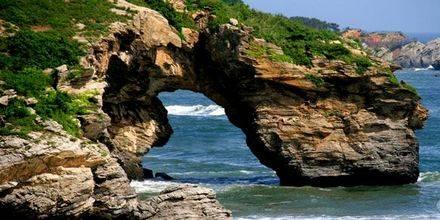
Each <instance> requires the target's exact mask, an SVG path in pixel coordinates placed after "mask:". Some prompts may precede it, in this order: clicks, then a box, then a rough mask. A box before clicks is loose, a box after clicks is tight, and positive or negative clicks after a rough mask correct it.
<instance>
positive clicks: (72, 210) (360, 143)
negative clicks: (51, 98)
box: [0, 0, 428, 219]
mask: <svg viewBox="0 0 440 220" xmlns="http://www.w3.org/2000/svg"><path fill="white" fill-rule="evenodd" d="M117 5H118V6H125V7H127V8H130V9H132V10H135V11H138V12H139V13H138V14H137V15H135V16H134V17H133V20H132V21H131V22H129V23H127V24H122V23H115V24H114V25H113V26H112V31H113V32H112V34H111V35H110V36H108V37H107V38H105V39H102V41H101V42H99V43H97V44H95V45H93V46H92V48H90V54H89V55H88V56H86V57H85V58H84V59H83V60H82V61H81V64H82V65H83V66H84V67H85V68H90V70H92V71H90V73H89V74H88V77H87V80H88V81H87V82H85V83H84V84H83V85H81V86H79V87H75V86H72V85H68V84H62V85H60V86H59V88H58V89H60V90H63V91H67V92H70V93H79V92H81V91H89V90H91V89H93V90H95V91H96V93H97V96H98V97H97V98H96V99H97V105H98V107H99V108H101V110H99V111H98V112H96V114H90V115H86V116H82V117H80V119H81V120H80V121H81V126H82V129H83V130H84V132H85V135H84V137H82V138H74V137H71V136H69V135H67V134H66V133H65V132H63V131H62V128H61V126H60V125H59V124H57V123H55V122H52V121H41V120H40V122H41V124H42V125H44V126H45V128H44V129H43V130H42V131H39V132H33V133H31V134H30V137H29V138H28V139H23V138H20V137H16V136H1V137H0V214H1V216H6V217H19V218H33V219H34V218H44V217H49V218H56V217H60V218H62V217H70V218H110V219H111V218H123V219H148V218H153V219H162V218H167V219H179V218H184V219H187V218H190V219H200V218H207V219H229V218H230V217H231V214H230V212H229V211H227V210H225V209H224V208H223V207H222V206H221V205H220V204H219V203H218V202H217V201H216V200H215V196H214V194H213V192H212V190H209V189H205V188H201V187H196V186H190V185H188V186H179V187H176V188H170V189H167V190H165V191H164V192H163V193H162V194H161V195H159V196H157V197H153V198H150V199H149V200H147V201H145V202H142V201H139V200H138V199H137V197H136V193H135V191H134V190H133V189H132V188H131V187H130V186H129V179H138V178H142V176H143V170H142V167H141V166H140V161H141V158H142V156H143V155H144V154H145V153H147V152H148V151H149V150H150V149H151V147H156V146H161V145H164V144H165V143H166V141H167V140H168V138H169V136H170V135H171V133H172V129H171V127H170V125H169V123H168V119H167V117H166V116H167V112H166V109H165V108H164V106H163V104H162V103H161V102H160V100H159V99H158V98H157V95H158V94H159V93H160V92H163V91H174V90H177V89H187V90H192V91H195V92H200V93H203V94H204V95H206V96H207V97H209V98H210V99H212V100H213V101H214V102H216V103H217V104H219V105H221V106H223V107H224V108H225V111H226V114H227V116H228V118H229V120H230V121H231V122H232V123H233V124H234V125H236V126H237V127H239V128H241V129H242V131H243V132H244V133H245V135H246V140H247V144H248V146H249V148H250V149H251V151H252V152H253V153H254V154H255V155H256V156H257V157H258V159H259V160H260V161H261V163H263V164H264V165H266V166H268V167H270V168H272V169H273V170H274V171H276V173H277V175H278V176H279V178H280V181H281V184H285V185H319V186H329V185H358V184H363V185H364V184H403V183H411V182H415V181H416V180H417V177H418V174H419V170H418V143H417V141H416V139H415V135H414V130H415V129H418V128H421V127H422V126H423V122H424V121H425V120H426V118H427V116H428V113H427V110H426V109H425V108H424V107H423V106H421V104H420V100H419V99H420V98H419V97H418V96H417V95H416V94H414V93H413V92H411V91H409V90H408V89H405V88H404V87H403V86H401V85H397V84H395V83H393V82H391V80H390V78H389V73H387V72H386V70H387V69H389V66H387V65H386V64H380V62H379V63H378V64H376V65H375V66H373V67H370V68H369V69H368V70H367V71H366V72H365V73H364V74H358V73H356V68H355V67H354V66H353V65H349V64H346V63H344V62H343V61H334V60H333V61H332V60H327V59H324V58H321V57H316V58H315V59H314V60H313V67H304V66H298V65H294V64H291V63H286V62H275V61H272V60H270V59H268V58H266V57H260V58H255V57H251V56H249V55H248V54H247V52H246V51H247V49H249V46H250V43H256V44H260V45H263V46H265V47H269V48H271V50H273V51H274V52H275V53H277V54H282V53H283V51H282V49H281V48H279V47H277V46H275V45H272V44H270V43H267V42H265V41H264V40H259V39H255V38H253V37H252V36H251V34H250V33H251V31H252V30H251V29H250V28H247V27H244V26H243V27H238V26H234V25H231V24H225V25H223V26H221V27H220V28H219V30H217V31H212V32H211V31H203V30H202V31H201V32H200V33H195V32H193V31H188V30H187V31H185V33H186V35H191V36H192V38H191V39H190V40H186V41H184V40H182V39H180V37H179V35H178V33H177V31H176V30H175V29H174V28H173V27H171V26H169V25H168V22H167V21H166V19H165V18H163V17H162V16H161V15H160V14H159V13H157V12H155V11H152V10H150V9H145V8H142V7H138V6H133V5H132V4H130V3H127V2H126V1H123V0H119V1H117ZM210 16H211V15H210V13H209V10H207V11H203V12H199V13H196V14H195V17H194V18H195V20H197V21H198V22H199V26H200V27H205V26H204V25H206V22H207V21H208V20H209V19H210ZM233 23H235V22H233ZM66 71H67V70H66ZM307 74H312V75H313V76H314V77H316V78H318V79H320V80H322V81H320V82H321V83H316V82H313V81H312V80H310V78H309V77H307ZM4 95H8V96H9V95H15V94H13V91H5V92H4ZM99 115H102V116H103V117H102V118H100V116H99Z"/></svg>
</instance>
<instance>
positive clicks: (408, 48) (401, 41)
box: [343, 29, 440, 70]
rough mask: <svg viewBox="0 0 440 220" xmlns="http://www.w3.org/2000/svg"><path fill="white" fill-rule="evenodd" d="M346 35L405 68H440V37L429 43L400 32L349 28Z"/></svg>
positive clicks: (375, 53) (386, 59) (378, 55)
mask: <svg viewBox="0 0 440 220" xmlns="http://www.w3.org/2000/svg"><path fill="white" fill-rule="evenodd" d="M343 35H344V37H346V38H350V39H357V40H359V41H361V42H362V43H363V44H364V46H365V47H366V48H368V49H369V50H371V52H372V53H373V54H374V56H377V57H380V58H382V59H383V60H385V61H387V62H390V63H393V64H396V65H399V66H401V67H403V68H428V67H430V66H432V67H433V68H434V69H437V70H440V38H437V39H434V40H432V41H429V42H427V43H422V42H420V41H413V40H410V39H409V38H408V37H407V36H405V35H404V34H403V33H400V32H389V33H375V32H373V33H365V32H363V31H362V30H359V29H349V30H346V31H345V32H344V33H343Z"/></svg>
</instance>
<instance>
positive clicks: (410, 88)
mask: <svg viewBox="0 0 440 220" xmlns="http://www.w3.org/2000/svg"><path fill="white" fill-rule="evenodd" d="M388 79H389V80H390V82H391V83H392V84H394V85H396V86H398V87H401V88H404V89H406V90H408V91H410V92H412V93H413V94H415V95H419V93H418V92H417V89H416V88H414V87H413V86H411V85H410V84H408V83H406V82H404V81H401V82H399V80H398V79H397V77H396V76H395V75H394V74H393V73H392V72H391V71H390V72H389V73H388Z"/></svg>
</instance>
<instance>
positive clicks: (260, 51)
mask: <svg viewBox="0 0 440 220" xmlns="http://www.w3.org/2000/svg"><path fill="white" fill-rule="evenodd" d="M246 53H247V55H249V56H251V57H256V58H260V57H267V58H269V59H270V60H273V61H278V62H292V59H291V58H290V57H289V56H287V55H284V54H279V53H276V52H275V51H273V49H271V48H269V47H265V46H263V45H259V44H257V43H256V42H251V43H250V46H249V49H248V50H247V51H246Z"/></svg>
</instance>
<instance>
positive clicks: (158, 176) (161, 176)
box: [154, 172, 174, 180]
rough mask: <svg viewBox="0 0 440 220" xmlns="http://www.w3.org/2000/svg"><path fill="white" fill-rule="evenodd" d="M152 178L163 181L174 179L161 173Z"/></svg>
mask: <svg viewBox="0 0 440 220" xmlns="http://www.w3.org/2000/svg"><path fill="white" fill-rule="evenodd" d="M154 177H155V178H160V179H163V180H174V178H173V177H171V176H170V175H168V174H166V173H161V172H158V173H156V175H155V176H154Z"/></svg>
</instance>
